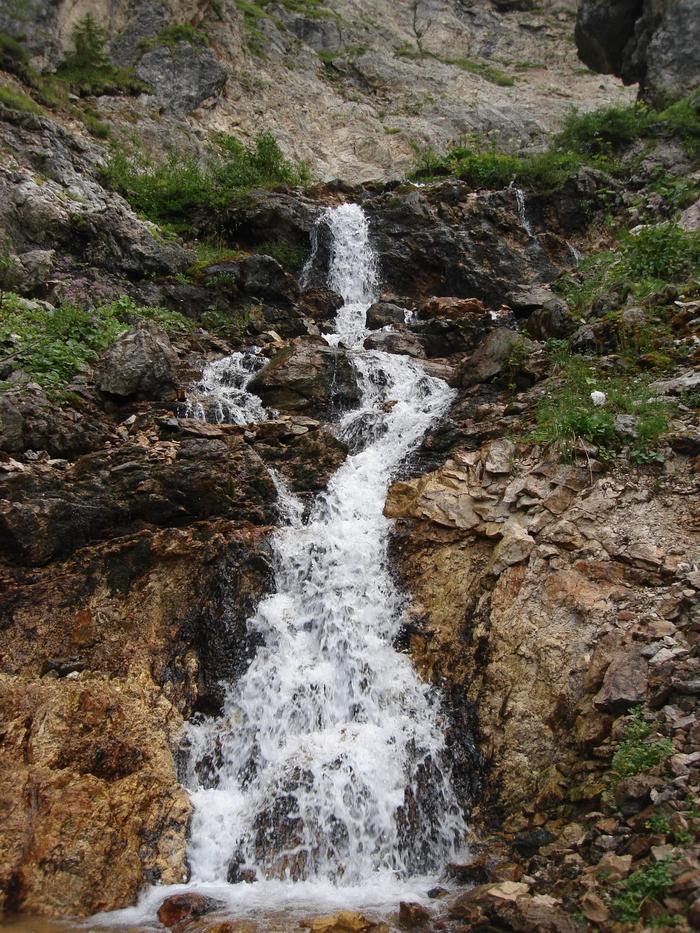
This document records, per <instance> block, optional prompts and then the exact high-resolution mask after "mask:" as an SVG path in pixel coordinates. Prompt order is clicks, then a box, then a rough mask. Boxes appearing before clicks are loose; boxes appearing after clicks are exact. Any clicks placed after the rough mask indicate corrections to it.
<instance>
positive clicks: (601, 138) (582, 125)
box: [554, 104, 650, 156]
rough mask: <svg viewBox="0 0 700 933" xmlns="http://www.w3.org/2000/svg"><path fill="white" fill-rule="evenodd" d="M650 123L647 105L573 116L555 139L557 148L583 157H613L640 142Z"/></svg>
mask: <svg viewBox="0 0 700 933" xmlns="http://www.w3.org/2000/svg"><path fill="white" fill-rule="evenodd" d="M649 121H650V111H649V108H648V107H647V106H646V105H645V104H633V105H632V106H631V107H605V108H603V109H601V110H593V111H591V112H590V113H571V114H570V115H569V116H568V117H567V119H566V120H565V122H564V126H563V127H562V130H561V132H559V133H558V134H557V135H556V136H555V138H554V145H555V147H556V148H557V149H559V150H562V151H565V152H575V153H578V154H579V155H587V156H595V155H611V154H612V153H614V152H617V151H618V150H620V149H622V148H623V147H625V146H628V145H629V144H630V143H632V142H634V140H635V139H638V138H639V136H640V135H641V134H642V133H643V132H644V130H645V129H646V127H647V126H648V124H649Z"/></svg>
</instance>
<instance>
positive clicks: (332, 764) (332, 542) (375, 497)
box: [111, 205, 466, 922]
mask: <svg viewBox="0 0 700 933" xmlns="http://www.w3.org/2000/svg"><path fill="white" fill-rule="evenodd" d="M321 222H322V223H325V224H327V225H328V227H329V229H330V233H331V234H332V237H333V249H332V251H331V266H330V272H329V284H330V285H331V287H333V288H334V289H336V290H337V291H339V292H340V294H341V295H342V296H343V297H344V298H345V300H346V305H345V306H344V307H343V308H342V309H341V310H340V311H339V313H338V318H337V330H336V334H335V335H333V338H332V340H333V342H336V343H337V342H338V341H339V340H342V341H343V342H344V343H346V344H347V345H349V346H352V347H353V348H354V351H353V361H354V365H355V368H356V371H357V375H358V380H359V383H360V386H361V390H362V403H361V405H360V408H359V409H358V410H355V411H351V412H349V413H347V414H346V415H345V416H344V417H343V418H342V420H341V422H340V424H339V433H340V434H341V436H345V437H347V438H348V440H350V441H351V442H352V444H353V446H354V447H355V448H360V449H358V450H357V452H356V453H354V454H353V455H352V456H350V457H348V459H347V460H346V461H345V463H344V464H343V466H341V467H340V469H339V470H338V471H337V472H336V474H335V475H334V476H333V478H332V479H331V482H330V484H329V486H328V489H327V491H326V492H325V493H323V494H322V495H320V496H319V497H318V498H317V500H316V502H315V504H314V505H313V507H312V509H311V512H310V514H309V516H308V518H307V519H306V521H304V519H303V509H302V507H301V504H300V502H299V501H298V500H297V499H296V498H295V497H294V496H293V495H292V494H291V493H290V492H289V491H288V490H286V489H285V488H284V487H282V486H280V487H279V492H280V505H281V513H282V515H283V517H284V519H285V521H286V524H285V525H284V526H283V527H282V528H280V530H279V531H278V532H277V533H276V534H275V536H274V541H273V550H274V570H275V587H274V593H273V595H271V596H269V597H267V598H266V599H264V600H263V601H262V602H261V604H260V605H259V607H258V610H257V612H256V614H255V616H254V617H253V618H252V619H251V620H250V621H249V626H250V627H251V629H253V630H254V631H255V632H256V633H258V634H259V635H260V636H261V639H262V645H261V646H260V647H259V648H258V650H257V653H256V655H255V657H254V659H253V661H252V663H251V664H250V667H249V668H248V670H247V672H246V673H245V674H244V675H243V676H242V677H241V678H240V679H239V680H238V681H237V682H236V683H233V684H230V685H229V687H228V691H227V697H226V701H225V706H224V715H223V716H222V717H219V718H200V719H199V720H198V721H196V722H193V723H191V724H190V726H189V728H188V740H189V744H190V750H189V769H188V775H187V784H188V786H189V787H190V789H191V794H192V800H193V803H194V816H193V822H192V829H191V843H190V848H189V853H188V854H189V860H190V864H191V869H192V884H193V885H195V886H196V887H197V889H198V890H203V891H206V892H208V893H212V894H215V895H216V896H218V897H223V898H224V900H225V901H226V903H227V904H228V905H229V906H230V908H231V909H232V910H234V911H235V912H236V914H237V915H239V916H244V915H252V914H255V913H256V912H259V911H260V910H261V909H263V908H265V909H266V910H267V911H268V913H269V912H274V911H276V910H287V911H292V912H293V911H294V910H295V909H298V910H306V911H309V910H313V909H316V910H317V911H318V910H321V911H322V910H324V909H326V910H327V909H329V908H332V907H336V908H337V907H358V908H362V909H370V910H371V909H379V908H383V909H384V910H386V909H396V906H397V905H398V900H399V899H406V898H409V899H412V900H421V899H424V898H425V894H426V891H427V889H428V888H429V887H430V884H431V883H432V882H434V880H435V876H436V874H437V873H438V872H439V871H440V869H441V868H442V867H443V866H444V864H445V863H446V862H447V861H449V860H451V859H454V858H456V857H458V856H459V854H460V852H461V851H462V849H463V846H464V841H465V836H466V826H465V823H464V819H463V815H462V811H461V809H460V806H459V802H458V800H457V798H456V795H455V793H454V791H453V788H452V784H451V775H450V767H449V764H448V762H447V756H446V754H445V739H444V736H443V733H442V729H441V713H440V706H439V697H438V696H437V694H436V693H435V691H434V690H432V689H431V688H430V687H429V686H428V685H427V684H426V683H424V682H423V681H422V680H421V679H420V678H419V677H418V675H417V674H416V672H415V670H414V668H413V666H412V664H411V662H410V660H409V658H408V657H407V656H406V655H403V654H400V653H398V652H397V651H396V650H395V649H394V647H393V640H394V638H395V636H396V635H397V633H398V631H399V628H400V626H401V622H402V612H403V608H404V602H405V601H404V598H403V597H402V595H401V593H400V592H399V591H398V590H397V589H396V587H395V585H394V583H393V581H392V578H391V575H390V572H389V567H388V559H387V548H388V540H389V532H390V529H391V522H390V521H389V520H388V519H386V518H385V517H384V515H383V507H384V502H385V498H386V492H387V488H388V485H389V483H390V481H391V478H392V475H393V474H394V472H395V471H396V469H397V468H398V466H399V465H400V463H401V462H402V460H403V459H404V458H405V457H406V455H407V454H408V453H409V452H410V451H411V450H412V449H413V448H414V447H415V446H416V445H417V444H418V442H419V441H420V438H421V437H422V436H423V434H424V432H425V431H426V430H427V428H428V427H429V426H430V425H431V424H432V423H433V422H434V421H435V420H436V419H437V418H438V417H439V416H440V415H441V414H443V413H444V412H445V411H446V409H447V408H448V406H449V404H450V401H451V399H452V395H453V393H452V391H451V390H450V389H449V388H448V387H447V385H446V384H445V383H444V382H443V381H442V380H439V379H435V378H432V377H429V376H427V375H426V374H425V372H424V371H423V370H422V369H421V367H420V365H419V364H417V363H416V362H415V361H413V360H411V359H409V358H407V357H403V356H394V355H390V354H386V353H382V352H379V351H364V350H362V349H360V348H361V347H362V340H363V338H364V335H365V329H364V320H365V314H366V311H367V307H368V306H369V304H370V303H371V301H372V300H373V298H374V288H375V276H376V273H375V269H376V263H375V262H374V259H373V257H372V255H371V249H370V245H369V237H368V225H367V221H366V218H365V216H364V213H363V212H362V210H361V208H359V207H358V206H356V205H344V206H343V207H340V208H336V209H334V210H329V211H327V212H325V214H324V215H323V217H322V220H321ZM387 401H391V402H392V403H393V404H392V405H391V406H388V405H386V402H387ZM385 408H388V409H389V410H388V411H385V410H384V409H385ZM232 864H233V865H234V866H237V867H240V868H245V869H252V870H254V872H255V873H256V875H257V878H258V879H259V880H258V881H257V882H256V883H254V884H246V883H240V884H233V885H229V886H228V887H226V885H225V881H226V878H227V875H229V871H230V866H231V865H232ZM235 874H236V872H235V871H234V873H233V876H231V877H232V880H233V877H235ZM169 890H170V889H169ZM172 890H176V889H172ZM177 890H180V888H177ZM163 893H164V889H162V888H161V889H151V891H150V892H148V893H147V895H146V896H145V897H144V899H143V901H142V902H141V904H140V905H139V907H138V908H134V909H132V910H130V911H124V912H121V916H122V922H133V921H134V920H135V919H137V918H143V917H144V916H145V915H148V914H149V913H152V911H153V909H154V907H157V904H158V903H159V902H160V899H161V898H162V897H163ZM113 918H114V915H112V918H111V919H112V922H113Z"/></svg>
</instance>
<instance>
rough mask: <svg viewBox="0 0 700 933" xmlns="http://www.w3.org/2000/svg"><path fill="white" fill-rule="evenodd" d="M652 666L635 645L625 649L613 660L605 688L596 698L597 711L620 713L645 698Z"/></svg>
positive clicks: (602, 687)
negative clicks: (649, 671) (650, 666)
mask: <svg viewBox="0 0 700 933" xmlns="http://www.w3.org/2000/svg"><path fill="white" fill-rule="evenodd" d="M648 670H649V664H648V662H647V660H646V658H644V657H643V656H642V654H641V651H640V649H639V646H638V645H636V644H631V645H625V646H623V647H622V648H620V649H619V651H618V652H617V653H616V654H615V655H614V656H613V658H612V660H611V662H610V665H609V666H608V669H607V671H606V672H605V677H604V678H603V684H602V686H601V688H600V690H599V691H598V693H597V694H596V696H595V697H594V700H593V702H594V704H595V706H596V707H597V708H598V709H601V710H604V711H605V712H609V713H621V712H624V710H626V709H630V707H632V706H635V705H636V704H637V703H641V702H642V701H643V700H644V697H645V696H646V691H647V686H648Z"/></svg>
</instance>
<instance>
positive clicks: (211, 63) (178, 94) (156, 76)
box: [135, 42, 228, 114]
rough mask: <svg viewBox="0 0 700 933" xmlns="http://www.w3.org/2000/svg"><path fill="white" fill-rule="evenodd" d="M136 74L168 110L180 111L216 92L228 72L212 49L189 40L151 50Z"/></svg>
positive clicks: (192, 107) (141, 61) (195, 106)
mask: <svg viewBox="0 0 700 933" xmlns="http://www.w3.org/2000/svg"><path fill="white" fill-rule="evenodd" d="M135 73H136V76H137V77H138V78H140V79H141V80H142V81H144V82H145V83H146V84H148V85H149V86H150V87H151V88H153V93H154V94H155V95H156V97H158V98H160V99H161V100H162V101H163V102H164V103H165V104H167V106H168V107H170V109H171V110H174V111H175V112H176V113H183V114H184V113H191V112H192V111H193V110H196V109H197V107H199V105H200V104H201V103H202V102H203V101H205V100H207V99H208V98H210V97H214V96H215V95H217V94H219V93H220V92H221V91H222V90H223V87H224V85H225V84H226V80H227V78H228V71H227V70H226V68H225V67H224V66H223V65H222V64H221V62H220V61H218V59H217V58H216V56H215V55H214V53H213V52H212V50H211V49H209V48H203V47H201V46H194V45H190V43H189V42H178V43H177V45H175V46H170V45H158V46H156V47H155V48H153V49H150V50H149V51H148V52H146V53H145V55H143V56H142V58H141V59H140V61H139V62H138V64H137V65H136V68H135Z"/></svg>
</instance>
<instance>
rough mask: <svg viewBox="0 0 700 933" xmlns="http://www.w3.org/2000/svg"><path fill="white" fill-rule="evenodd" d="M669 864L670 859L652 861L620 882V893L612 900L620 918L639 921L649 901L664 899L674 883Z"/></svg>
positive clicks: (626, 921)
mask: <svg viewBox="0 0 700 933" xmlns="http://www.w3.org/2000/svg"><path fill="white" fill-rule="evenodd" d="M669 864H670V860H669V859H662V860H661V861H659V862H652V863H650V864H648V865H645V866H644V868H640V869H639V870H638V871H635V872H633V873H632V874H631V875H630V876H629V877H628V878H625V880H624V881H620V882H619V883H618V885H617V892H618V893H617V894H616V895H615V897H614V898H613V900H612V908H613V913H614V914H615V916H616V918H617V919H618V920H621V921H623V922H624V923H637V922H638V920H639V919H640V916H641V912H642V908H643V907H644V905H645V904H646V903H647V902H648V901H656V902H657V903H658V902H661V901H662V900H663V898H664V897H665V896H666V894H667V893H668V892H669V891H670V889H671V885H672V884H673V878H672V876H671V872H670V869H669Z"/></svg>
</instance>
